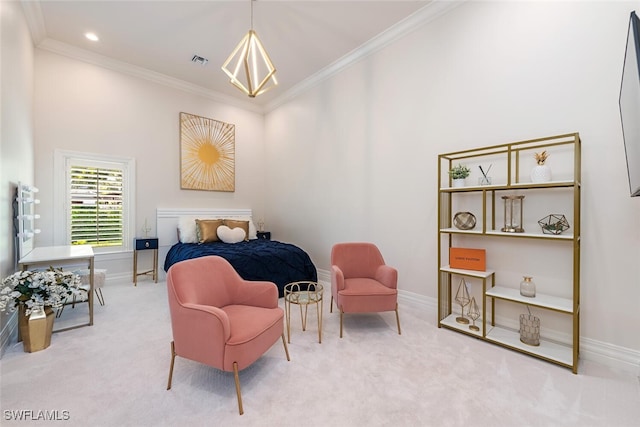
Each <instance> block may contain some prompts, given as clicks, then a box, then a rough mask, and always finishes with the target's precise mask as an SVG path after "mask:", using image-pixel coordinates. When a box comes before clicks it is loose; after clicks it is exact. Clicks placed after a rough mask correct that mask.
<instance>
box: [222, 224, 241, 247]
mask: <svg viewBox="0 0 640 427" xmlns="http://www.w3.org/2000/svg"><path fill="white" fill-rule="evenodd" d="M218 237H219V238H220V240H222V241H223V242H225V243H238V242H242V241H243V240H244V237H245V233H244V230H243V229H242V228H240V227H236V228H229V227H227V226H226V225H221V226H220V227H218Z"/></svg>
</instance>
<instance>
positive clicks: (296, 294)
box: [284, 281, 323, 344]
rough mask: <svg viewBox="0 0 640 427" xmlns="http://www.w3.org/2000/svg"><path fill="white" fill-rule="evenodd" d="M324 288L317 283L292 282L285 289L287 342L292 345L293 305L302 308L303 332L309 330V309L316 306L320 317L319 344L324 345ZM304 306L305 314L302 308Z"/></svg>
mask: <svg viewBox="0 0 640 427" xmlns="http://www.w3.org/2000/svg"><path fill="white" fill-rule="evenodd" d="M322 296H323V287H322V285H321V284H319V283H316V282H308V281H301V282H292V283H289V284H287V285H285V287H284V310H285V313H286V318H287V341H288V343H289V344H291V304H296V305H298V306H300V318H301V320H302V330H303V331H306V330H307V309H308V308H309V305H311V304H315V306H316V315H317V317H318V342H319V343H322V308H323V299H322ZM303 305H304V314H303V313H302V306H303Z"/></svg>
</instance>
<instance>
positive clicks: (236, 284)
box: [167, 256, 291, 415]
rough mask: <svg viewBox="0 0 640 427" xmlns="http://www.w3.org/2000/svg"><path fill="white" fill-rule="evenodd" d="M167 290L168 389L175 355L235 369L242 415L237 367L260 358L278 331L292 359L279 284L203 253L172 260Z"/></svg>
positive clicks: (241, 367) (242, 366)
mask: <svg viewBox="0 0 640 427" xmlns="http://www.w3.org/2000/svg"><path fill="white" fill-rule="evenodd" d="M167 291H168V297H169V309H170V312H171V327H172V330H173V341H172V342H171V367H170V368H169V382H168V383H167V390H169V389H171V378H172V376H173V365H174V362H175V358H176V356H181V357H184V358H186V359H190V360H194V361H196V362H200V363H204V364H205V365H209V366H213V367H214V368H217V369H220V370H223V371H227V372H233V375H234V378H235V382H236V394H237V396H238V409H239V411H240V415H242V414H243V413H244V411H243V409H242V394H241V392H240V380H239V378H238V371H241V370H242V369H244V368H246V367H247V366H249V365H251V364H252V363H253V362H255V361H256V360H258V359H259V358H260V357H261V356H262V355H263V354H264V353H265V352H266V351H267V350H269V349H270V348H271V346H273V344H274V343H275V342H276V341H278V338H279V337H281V338H282V344H283V345H284V351H285V353H286V355H287V360H291V359H290V358H289V349H288V348H287V343H286V341H285V339H284V313H283V310H282V309H281V308H280V307H278V288H277V286H276V285H275V284H274V283H271V282H258V281H247V280H244V279H242V278H241V277H240V275H239V274H238V273H237V272H236V271H235V270H234V268H233V266H231V264H229V262H228V261H227V260H225V259H224V258H221V257H219V256H206V257H202V258H196V259H190V260H186V261H182V262H179V263H177V264H174V265H173V266H171V268H170V269H169V272H168V273H167Z"/></svg>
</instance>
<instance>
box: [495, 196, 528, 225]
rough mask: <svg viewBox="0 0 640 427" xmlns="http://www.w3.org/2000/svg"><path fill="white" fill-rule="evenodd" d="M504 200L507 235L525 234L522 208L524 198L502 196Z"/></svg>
mask: <svg viewBox="0 0 640 427" xmlns="http://www.w3.org/2000/svg"><path fill="white" fill-rule="evenodd" d="M502 200H504V227H502V229H501V231H504V232H506V233H524V228H522V206H523V202H524V196H502Z"/></svg>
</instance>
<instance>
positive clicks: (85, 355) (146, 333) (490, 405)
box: [0, 281, 640, 427]
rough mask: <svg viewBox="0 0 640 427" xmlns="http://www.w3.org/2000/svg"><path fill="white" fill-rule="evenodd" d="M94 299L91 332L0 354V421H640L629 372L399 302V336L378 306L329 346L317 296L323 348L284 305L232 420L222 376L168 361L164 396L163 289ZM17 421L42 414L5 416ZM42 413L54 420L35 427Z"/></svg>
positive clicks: (636, 388) (231, 394)
mask: <svg viewBox="0 0 640 427" xmlns="http://www.w3.org/2000/svg"><path fill="white" fill-rule="evenodd" d="M103 292H104V296H105V298H106V306H104V307H100V306H99V305H96V308H95V324H94V326H91V327H84V328H79V329H75V330H72V331H67V332H59V333H55V334H54V335H53V338H52V344H51V347H49V348H48V349H46V350H44V351H40V352H37V353H24V352H23V351H22V344H16V345H13V346H12V347H10V348H9V349H8V350H7V352H6V353H5V355H4V356H3V358H2V359H1V360H0V375H1V380H0V381H1V389H0V391H1V395H0V400H1V403H0V406H1V409H2V414H1V416H2V419H1V421H0V424H2V425H3V426H11V425H22V424H34V425H48V424H55V425H65V426H178V425H193V426H201V425H202V426H204V425H211V426H245V425H246V426H299V425H305V426H394V427H397V426H466V427H468V426H582V427H584V426H638V425H640V384H639V382H638V378H637V377H636V376H635V374H633V373H628V372H626V373H625V372H615V371H613V370H611V369H609V368H607V367H604V366H601V365H598V364H596V363H593V362H584V361H583V362H582V363H581V365H580V368H579V370H580V373H579V374H578V375H574V374H572V373H571V371H570V370H569V369H566V368H562V367H559V366H556V365H553V364H550V363H546V362H544V361H541V360H538V359H534V358H531V357H528V356H525V355H522V354H519V353H516V352H512V351H509V350H505V349H502V348H500V347H496V346H494V345H491V344H488V343H485V342H481V341H478V340H475V339H472V338H468V337H466V336H462V335H460V334H458V333H455V332H452V331H448V330H445V329H438V328H437V327H436V315H435V313H433V312H429V311H425V310H424V309H418V308H416V307H413V306H410V305H407V304H402V303H401V305H400V321H401V325H402V335H401V336H399V335H398V334H397V331H396V326H395V316H394V314H393V312H390V313H383V314H371V315H369V314H366V315H351V316H346V320H345V333H344V338H343V339H339V338H338V329H339V316H338V314H336V313H335V312H334V313H333V314H330V313H329V295H328V293H325V296H326V298H327V300H326V303H325V310H324V331H323V341H322V344H318V341H317V339H318V336H317V333H316V321H315V316H313V315H314V314H315V313H314V312H313V311H312V309H310V312H309V315H310V317H309V320H308V328H307V331H305V332H303V331H302V330H301V325H300V319H299V312H298V311H294V312H293V314H292V321H293V322H292V323H293V331H292V337H291V340H292V342H291V344H290V346H289V351H290V353H291V362H287V361H286V358H285V354H284V349H283V347H282V345H281V342H278V343H277V344H276V345H274V347H272V348H271V350H270V351H269V352H268V353H267V354H266V355H265V356H264V357H262V358H261V359H260V360H259V361H258V362H256V363H255V364H254V365H252V366H251V367H249V368H247V369H245V370H244V371H242V372H241V373H240V381H241V384H242V393H243V398H244V409H245V414H244V415H242V416H239V415H238V410H237V403H236V395H235V388H234V382H233V375H232V374H230V373H224V372H219V371H217V370H215V369H212V368H209V367H206V366H203V365H200V364H197V363H195V362H191V361H188V360H185V359H181V358H178V359H177V360H176V366H175V372H174V380H173V388H172V389H171V390H170V391H167V390H166V381H167V373H168V369H169V361H170V354H169V351H170V350H169V343H170V341H171V327H170V320H169V315H168V308H167V301H166V289H165V283H158V284H154V283H153V282H150V281H140V282H139V283H138V286H137V287H133V285H131V284H128V283H127V284H114V283H107V285H106V286H105V287H104V289H103ZM83 306H84V307H85V308H82V307H77V308H76V309H75V310H78V311H77V312H76V313H78V314H79V313H82V312H81V310H83V309H84V310H86V304H85V305H83ZM294 308H295V307H294ZM67 309H68V308H67ZM67 309H66V310H67ZM41 411H47V412H41ZM20 416H22V417H23V418H24V417H30V418H40V419H36V420H35V421H31V422H24V421H23V422H18V421H16V420H15V418H16V417H20ZM48 416H53V417H57V418H58V419H59V420H58V421H51V422H46V421H42V419H41V418H46V417H48ZM67 418H68V419H67ZM62 419H65V420H62Z"/></svg>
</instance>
